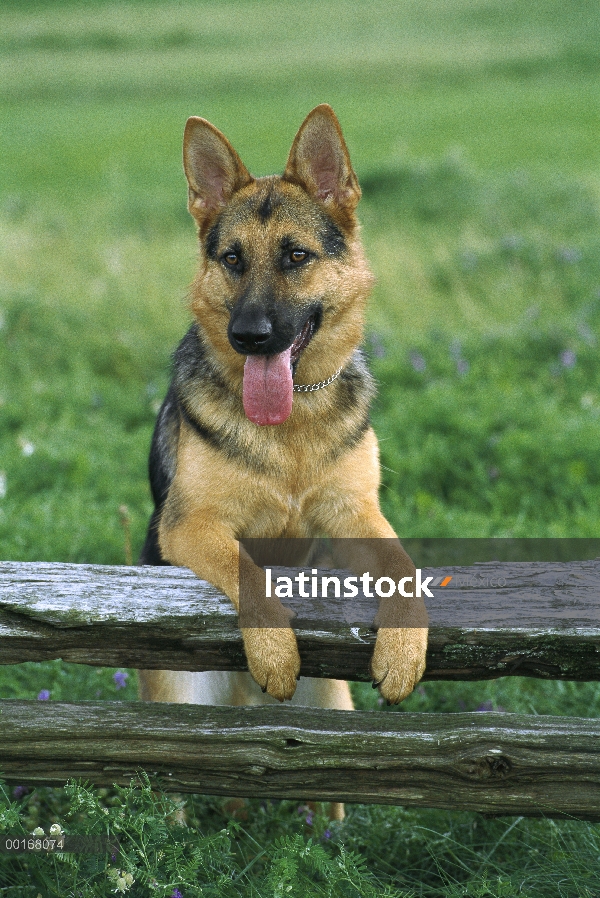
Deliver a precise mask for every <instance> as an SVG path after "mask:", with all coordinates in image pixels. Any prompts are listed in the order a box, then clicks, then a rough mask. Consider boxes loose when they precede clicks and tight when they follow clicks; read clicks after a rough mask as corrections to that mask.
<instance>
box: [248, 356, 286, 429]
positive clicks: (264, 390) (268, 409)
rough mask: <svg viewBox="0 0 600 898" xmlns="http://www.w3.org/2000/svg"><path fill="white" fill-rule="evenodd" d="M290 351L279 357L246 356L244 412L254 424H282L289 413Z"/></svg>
mask: <svg viewBox="0 0 600 898" xmlns="http://www.w3.org/2000/svg"><path fill="white" fill-rule="evenodd" d="M291 352H292V350H291V348H290V349H286V351H285V352H280V353H279V355H271V356H266V355H249V356H248V357H247V359H246V364H245V365H244V390H243V396H244V411H245V412H246V417H247V418H249V419H250V420H251V421H253V422H254V423H255V424H261V425H262V424H283V422H284V421H285V420H286V419H287V418H289V416H290V414H291V412H292V400H293V398H294V384H293V381H292V371H291V368H290V355H291Z"/></svg>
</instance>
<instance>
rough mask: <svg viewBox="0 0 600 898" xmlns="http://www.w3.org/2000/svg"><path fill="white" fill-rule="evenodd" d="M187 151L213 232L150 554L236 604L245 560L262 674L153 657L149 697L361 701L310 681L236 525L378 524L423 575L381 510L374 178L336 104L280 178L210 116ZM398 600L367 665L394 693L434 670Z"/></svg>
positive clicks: (200, 211)
mask: <svg viewBox="0 0 600 898" xmlns="http://www.w3.org/2000/svg"><path fill="white" fill-rule="evenodd" d="M183 160H184V169H185V174H186V177H187V181H188V184H189V211H190V213H191V214H192V216H193V217H194V219H195V221H196V224H197V225H198V231H199V240H200V264H199V270H198V273H197V276H196V278H195V280H194V282H193V284H192V287H191V310H192V313H193V316H194V323H193V325H192V326H191V328H190V329H189V331H188V332H187V334H186V335H185V337H184V338H183V340H182V342H181V343H180V345H179V347H178V349H177V350H176V352H175V356H174V373H173V379H172V383H171V386H170V388H169V391H168V393H167V396H166V399H165V401H164V403H163V405H162V408H161V410H160V412H159V415H158V420H157V423H156V428H155V431H154V436H153V439H152V448H151V452H150V481H151V487H152V495H153V498H154V502H155V505H156V508H155V511H154V513H153V515H152V518H151V520H150V526H149V530H148V536H147V538H146V543H145V545H144V548H143V550H142V553H141V558H140V563H141V564H153V565H156V564H174V565H183V566H185V567H188V568H190V569H191V570H192V571H193V572H194V573H195V574H196V575H197V576H198V577H200V578H202V579H204V580H208V581H209V582H210V583H212V584H213V585H214V586H215V587H217V589H219V590H221V591H222V592H223V593H225V594H226V595H227V596H229V598H230V599H231V601H232V602H233V604H234V606H235V607H236V609H238V610H239V580H240V577H241V575H242V574H243V576H244V577H245V578H246V580H245V582H246V583H249V584H250V592H251V595H252V597H253V600H252V601H253V620H254V621H255V626H252V627H242V635H243V640H244V647H245V652H246V658H247V661H248V668H249V671H250V674H251V675H252V678H253V680H254V681H255V682H253V681H252V679H251V678H250V676H249V675H248V674H242V673H238V674H227V673H181V672H168V671H142V672H141V687H140V692H141V697H142V698H144V699H149V700H154V701H179V702H195V703H201V704H202V703H210V704H213V703H217V704H224V703H230V704H255V703H260V702H262V701H265V700H268V696H271V697H272V699H274V700H279V701H282V700H284V699H291V698H292V696H294V693H296V695H295V701H296V703H298V704H305V705H313V706H319V707H333V708H345V709H349V708H352V701H351V698H350V693H349V690H348V686H347V684H346V683H343V682H341V681H335V680H306V678H304V679H303V680H302V681H300V683H299V684H298V688H297V681H298V679H299V673H300V657H299V654H298V648H297V644H296V638H295V636H294V633H293V630H292V629H291V627H290V625H289V619H290V618H289V614H288V612H287V610H286V609H285V608H284V607H283V606H282V604H281V602H280V601H279V599H277V598H270V599H267V598H266V597H265V594H264V593H265V574H264V571H263V570H262V569H261V568H260V567H259V566H258V565H257V564H255V563H254V561H252V559H251V558H250V556H249V555H248V554H247V553H246V551H245V550H244V549H243V548H242V547H241V546H240V543H239V542H238V540H240V539H243V538H263V537H272V538H275V537H284V538H288V537H299V538H300V537H302V538H305V537H314V536H322V535H329V536H331V537H334V538H340V537H342V538H343V537H356V538H368V539H371V538H374V542H375V544H376V545H381V549H380V550H376V551H377V553H378V558H377V559H376V566H377V565H379V566H380V568H381V569H382V570H385V573H386V574H387V575H389V576H391V577H392V578H393V579H395V580H396V581H397V580H399V579H400V578H402V577H413V576H414V574H415V569H414V566H413V564H412V561H411V560H410V558H409V557H408V555H407V554H406V553H405V552H404V550H403V548H402V546H401V544H400V542H399V541H398V539H397V537H396V534H395V533H394V531H393V529H392V527H391V526H390V524H389V523H388V522H387V521H386V519H385V518H384V517H383V515H382V513H381V511H380V509H379V501H378V488H379V479H380V475H379V458H378V445H377V440H376V437H375V434H374V432H373V430H372V429H371V427H370V425H369V417H368V409H369V402H370V400H371V398H372V396H373V393H374V387H373V381H372V379H371V377H370V375H369V373H368V371H367V368H366V365H365V362H364V359H363V356H362V354H361V352H360V349H359V348H358V346H359V344H360V342H361V339H362V334H363V320H364V308H365V303H366V300H367V297H368V294H369V292H370V289H371V285H372V280H373V279H372V275H371V273H370V271H369V268H368V265H367V263H366V260H365V257H364V253H363V248H362V245H361V242H360V236H359V226H358V222H357V219H356V216H355V209H356V205H357V203H358V201H359V198H360V187H359V185H358V181H357V178H356V175H355V173H354V171H353V170H352V166H351V163H350V158H349V155H348V150H347V148H346V144H345V142H344V138H343V136H342V132H341V129H340V126H339V123H338V120H337V118H336V117H335V115H334V113H333V110H332V109H331V108H330V107H329V106H327V105H325V104H323V105H321V106H317V107H316V108H315V109H313V110H312V112H311V113H309V115H308V116H307V118H306V119H305V121H304V122H303V124H302V126H301V127H300V130H299V131H298V134H297V135H296V138H295V140H294V142H293V144H292V148H291V150H290V154H289V158H288V161H287V165H286V167H285V171H284V173H283V175H282V176H275V175H273V176H269V177H263V178H254V177H253V176H252V175H250V173H249V172H248V170H247V169H246V167H245V166H244V164H243V162H242V161H241V159H240V157H239V156H238V154H237V153H236V151H235V150H234V149H233V147H232V146H231V144H230V143H229V141H228V140H227V139H226V138H225V137H224V135H223V134H221V132H220V131H218V130H217V129H216V128H215V127H214V126H213V125H211V124H210V123H209V122H207V121H206V120H205V119H202V118H196V117H193V118H190V119H189V120H188V122H187V124H186V128H185V135H184V143H183ZM413 582H414V581H413ZM400 601H401V600H400V599H399V597H398V596H396V597H395V599H394V598H391V599H381V601H380V603H379V612H378V614H377V618H376V621H375V624H376V625H378V627H379V628H378V633H377V638H376V642H375V649H374V654H373V657H372V662H371V673H372V675H373V679H374V684H376V685H377V686H378V687H379V690H380V692H381V695H382V696H383V697H384V698H385V699H387V700H388V701H389V702H390V703H397V702H400V701H401V700H402V699H403V698H405V697H406V696H407V695H408V694H409V693H410V692H411V691H412V689H413V688H414V686H415V684H416V683H417V682H418V680H419V678H420V677H421V676H422V674H423V670H424V668H425V651H426V646H427V629H426V614H425V610H424V607H423V606H422V604H421V603H420V602H419V601H418V600H411V601H408V602H405V603H404V606H403V607H402V608H401V609H400V610H401V612H402V615H403V616H402V621H403V625H402V626H398V625H397V621H398V619H399V618H398V616H397V615H398V610H399V602H400ZM390 621H393V623H390ZM258 687H260V689H259V688H258ZM260 690H262V693H261V691H260ZM263 693H264V694H263Z"/></svg>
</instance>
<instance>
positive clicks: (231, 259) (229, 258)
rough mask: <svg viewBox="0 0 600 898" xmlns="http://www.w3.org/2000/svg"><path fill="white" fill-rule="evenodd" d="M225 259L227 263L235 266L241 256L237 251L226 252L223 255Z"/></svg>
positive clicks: (232, 266)
mask: <svg viewBox="0 0 600 898" xmlns="http://www.w3.org/2000/svg"><path fill="white" fill-rule="evenodd" d="M223 260H224V262H225V264H226V265H229V266H230V267H231V268H234V267H235V266H236V265H237V264H238V262H239V261H240V258H239V256H238V254H237V253H226V254H225V256H224V257H223Z"/></svg>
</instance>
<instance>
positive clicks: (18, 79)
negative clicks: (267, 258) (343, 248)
mask: <svg viewBox="0 0 600 898" xmlns="http://www.w3.org/2000/svg"><path fill="white" fill-rule="evenodd" d="M599 47H600V7H599V6H598V4H597V3H594V2H591V0H590V2H586V0H577V2H574V3H572V4H564V3H562V2H560V0H540V2H528V3H525V4H523V3H519V2H500V0H418V2H417V0H400V2H387V0H373V2H370V3H368V4H356V3H351V2H347V0H330V2H326V3H324V2H312V0H303V2H300V3H298V4H296V5H294V6H293V7H290V5H289V4H287V3H284V2H282V0H266V2H264V0H261V2H260V3H259V2H258V0H231V2H229V0H220V2H219V0H213V2H211V0H205V2H191V0H190V2H181V0H177V2H175V0H173V2H169V0H166V2H153V0H139V2H133V0H132V2H120V3H111V2H104V0H96V2H87V3H85V4H80V3H76V2H57V0H53V2H46V3H44V2H38V3H36V2H24V0H19V2H11V0H5V2H4V3H3V4H2V8H1V10H0V191H1V192H0V315H1V319H0V320H1V329H0V341H1V343H0V346H1V353H0V440H1V447H2V449H1V454H0V471H1V472H2V473H1V475H0V494H1V498H0V547H1V550H0V551H1V554H2V557H4V558H12V559H30V560H40V559H52V560H63V561H77V562H83V561H89V562H106V563H119V562H124V561H125V560H128V559H127V558H126V556H125V554H124V552H125V549H124V533H123V515H122V514H121V515H120V514H119V507H120V506H122V505H125V506H126V508H127V513H126V518H127V520H128V521H129V524H128V525H127V526H129V527H130V531H131V540H132V553H133V557H134V558H135V556H136V554H137V552H138V550H139V547H140V544H141V541H142V539H143V531H144V527H145V525H146V519H147V516H148V513H149V511H150V501H149V493H148V488H147V484H146V454H147V449H148V445H149V440H150V435H151V430H152V425H153V420H154V416H155V413H156V410H157V408H158V405H159V404H160V401H161V398H162V396H163V395H164V391H165V388H166V384H167V379H168V366H169V356H170V353H171V351H172V350H173V348H174V346H175V345H176V343H177V341H178V339H179V338H180V336H181V335H182V334H183V332H184V330H185V328H186V324H187V322H188V313H187V311H186V302H185V297H186V290H187V285H188V284H189V282H190V280H191V278H192V274H193V270H194V264H195V257H196V243H195V233H194V227H193V223H192V220H191V218H190V217H189V216H188V213H187V211H186V184H185V179H184V177H183V173H182V167H181V137H182V131H183V126H184V123H185V120H186V118H187V117H188V115H191V114H196V115H202V116H204V117H206V118H208V119H209V120H210V121H212V122H213V123H214V124H215V125H216V126H217V127H218V128H220V129H221V130H222V131H224V132H225V134H226V135H227V136H228V137H229V139H230V140H231V142H232V143H233V145H234V146H235V147H236V149H237V150H238V151H239V153H240V155H241V156H242V158H243V160H244V161H245V163H246V164H247V166H248V167H249V168H250V170H251V171H252V172H253V173H254V174H258V175H261V174H266V173H271V172H279V171H282V169H283V166H284V164H285V160H286V157H287V153H288V150H289V147H290V144H291V141H292V139H293V137H294V135H295V133H296V130H297V128H298V126H299V124H300V122H301V121H302V119H303V118H304V116H305V115H306V113H307V112H308V111H309V110H310V109H311V108H312V107H313V106H314V105H316V104H317V103H320V102H328V103H330V104H331V105H332V106H333V107H334V109H335V111H336V113H337V114H338V117H339V119H340V121H341V124H342V127H343V129H344V133H345V136H346V139H347V142H348V145H349V148H350V152H351V156H352V160H353V163H354V165H355V168H356V170H357V173H358V175H359V178H360V181H361V184H362V186H363V194H364V199H363V202H362V204H361V207H360V212H361V218H362V221H363V224H364V239H365V243H366V247H367V253H368V256H369V258H370V260H371V263H372V267H373V269H374V271H375V274H376V277H377V286H376V288H375V291H374V295H373V301H372V305H371V309H370V314H369V330H368V334H367V338H366V348H367V351H368V352H369V354H370V356H371V360H372V366H373V368H374V371H375V374H376V376H377V378H378V381H379V384H380V393H379V398H378V401H377V403H376V407H375V411H374V421H375V424H376V429H377V431H378V434H379V436H380V438H381V448H382V454H383V463H384V465H385V472H384V487H383V492H382V502H383V505H384V509H385V512H386V514H387V515H388V516H389V517H390V518H391V520H392V522H393V524H394V525H395V526H396V528H397V530H398V532H399V533H400V535H401V536H405V537H408V536H411V537H420V536H458V535H461V536H464V535H468V536H516V537H520V536H527V537H535V536H555V537H562V536H571V537H575V536H579V537H581V536H595V535H597V534H598V518H599V513H598V508H600V501H599V500H600V489H599V487H600V466H599V465H598V464H597V452H596V444H597V434H598V425H599V420H598V419H599V416H600V381H599V377H600V375H599V373H598V366H597V365H596V353H597V338H598V324H599V320H600V318H599V315H600V265H599V253H598V249H599V245H600V237H599V230H598V223H599V218H600V212H599V190H600V177H599V175H600V141H598V126H599V125H600V104H599V96H600V93H599V87H600V51H599Z"/></svg>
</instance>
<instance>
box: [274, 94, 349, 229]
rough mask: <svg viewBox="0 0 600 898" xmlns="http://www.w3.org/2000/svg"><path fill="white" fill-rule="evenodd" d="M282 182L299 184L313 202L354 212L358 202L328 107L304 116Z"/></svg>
mask: <svg viewBox="0 0 600 898" xmlns="http://www.w3.org/2000/svg"><path fill="white" fill-rule="evenodd" d="M283 179H284V181H292V182H293V183H296V184H301V185H302V186H303V187H304V188H305V189H306V190H307V191H308V192H309V193H310V194H311V195H312V196H314V198H315V199H316V200H319V201H320V202H322V203H324V204H326V205H333V206H338V207H339V208H340V210H344V211H347V212H349V213H351V212H353V211H354V209H355V208H356V204H357V203H358V201H359V199H360V187H359V186H358V179H357V177H356V175H355V174H354V171H353V170H352V165H351V163H350V156H349V154H348V148H347V147H346V143H345V141H344V137H343V135H342V129H341V128H340V123H339V122H338V120H337V118H336V116H335V113H334V111H333V109H332V108H331V106H328V105H327V103H322V104H321V105H320V106H316V107H315V109H313V110H312V112H309V114H308V115H307V116H306V118H305V119H304V121H303V122H302V124H301V126H300V130H299V131H298V133H297V134H296V137H295V139H294V143H293V144H292V149H291V150H290V155H289V157H288V161H287V165H286V167H285V172H284V173H283Z"/></svg>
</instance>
